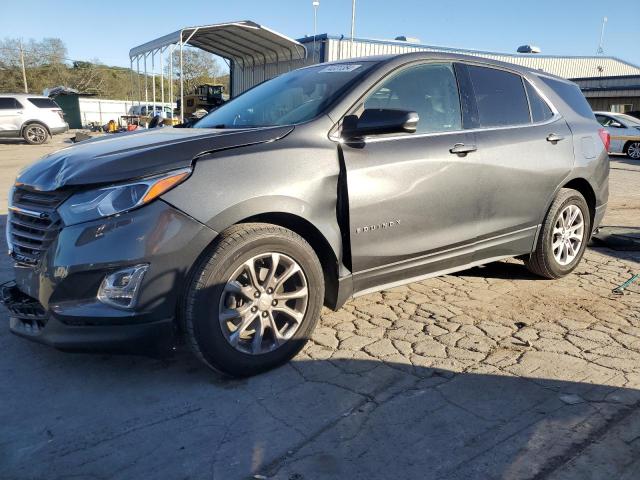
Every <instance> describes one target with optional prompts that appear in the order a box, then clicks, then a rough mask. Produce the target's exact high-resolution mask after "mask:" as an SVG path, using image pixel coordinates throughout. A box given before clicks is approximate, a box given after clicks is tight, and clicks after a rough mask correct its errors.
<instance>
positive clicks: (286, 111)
mask: <svg viewBox="0 0 640 480" xmlns="http://www.w3.org/2000/svg"><path fill="white" fill-rule="evenodd" d="M373 65H374V62H357V63H340V64H330V65H318V66H315V67H309V68H303V69H300V70H295V71H293V72H289V73H287V74H284V75H281V76H279V77H276V78H274V79H272V80H269V81H267V82H264V83H262V84H260V85H258V86H256V87H255V88H252V89H251V90H249V91H247V92H245V93H244V94H242V95H240V96H239V97H237V98H235V99H233V100H232V101H230V102H228V103H226V104H224V105H223V106H221V107H220V108H218V109H217V110H214V111H213V112H211V113H210V114H208V115H207V116H205V117H204V118H202V119H201V120H200V121H199V122H198V123H197V124H196V125H195V128H243V127H267V126H273V125H291V124H296V123H302V122H306V121H308V120H311V119H313V118H315V117H317V116H318V115H320V114H321V113H322V112H324V111H325V110H326V109H327V107H329V106H330V105H331V104H332V103H333V102H334V101H335V100H337V99H338V98H339V97H340V96H341V95H342V94H343V93H344V92H346V91H347V90H348V89H349V88H350V87H351V85H353V84H354V83H355V82H357V80H358V79H359V78H360V77H362V76H363V74H364V73H365V72H366V71H367V70H369V69H370V68H371V67H372V66H373Z"/></svg>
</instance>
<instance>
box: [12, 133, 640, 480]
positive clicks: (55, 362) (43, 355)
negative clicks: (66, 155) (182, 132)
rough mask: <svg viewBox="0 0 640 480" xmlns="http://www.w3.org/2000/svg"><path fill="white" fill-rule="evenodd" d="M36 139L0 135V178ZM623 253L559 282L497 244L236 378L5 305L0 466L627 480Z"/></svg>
mask: <svg viewBox="0 0 640 480" xmlns="http://www.w3.org/2000/svg"><path fill="white" fill-rule="evenodd" d="M54 146H55V145H54ZM54 146H52V147H51V148H53V147H54ZM42 153H44V152H42V149H39V150H38V152H37V154H34V153H32V151H30V150H29V147H28V146H26V145H12V144H0V157H1V158H2V159H3V160H4V159H5V158H9V156H11V162H6V165H4V166H2V167H0V182H4V183H7V184H8V183H9V182H10V181H11V179H10V176H11V175H15V173H16V170H17V168H18V166H19V165H22V164H24V163H25V162H26V161H27V160H29V159H30V158H33V157H34V156H37V155H40V154H42ZM612 168H613V169H612V182H611V189H612V205H613V208H612V211H611V212H610V214H609V215H608V217H607V218H606V219H605V223H607V222H610V223H609V224H611V225H625V226H630V227H634V226H635V227H637V226H638V225H640V196H639V193H638V192H640V188H639V187H640V165H635V164H632V163H630V162H628V161H626V160H624V159H619V160H613V161H612ZM2 201H3V202H4V201H6V199H3V200H2ZM3 224H4V217H3ZM639 270H640V252H634V251H625V252H622V251H614V250H609V249H606V248H591V249H590V250H589V251H588V253H587V255H586V258H585V260H584V261H583V262H582V264H581V265H580V267H579V268H578V270H577V271H576V272H575V273H574V274H573V275H571V276H569V277H567V278H564V279H562V280H559V281H545V280H539V279H536V278H534V277H532V276H530V275H529V274H528V273H527V271H526V270H525V269H524V268H523V267H522V265H521V263H520V262H518V261H516V260H513V261H507V262H498V263H494V264H491V265H488V266H485V267H482V268H475V269H472V270H468V271H465V272H461V273H459V274H455V275H448V276H445V277H441V278H436V279H431V280H427V281H424V282H419V283H413V284H410V285H408V286H405V287H399V288H394V289H392V290H387V291H384V292H381V293H377V294H372V295H367V296H364V297H360V298H358V299H356V300H352V301H350V302H349V303H348V304H347V305H346V306H345V307H344V308H343V309H342V310H340V311H339V312H330V311H325V312H324V314H323V317H322V321H321V323H320V325H319V328H318V330H317V331H316V333H315V335H314V337H313V339H312V341H311V342H309V344H308V345H307V347H306V348H305V349H304V351H303V352H302V353H301V354H300V355H299V356H298V357H297V358H296V359H295V360H294V361H293V362H291V363H290V364H288V365H286V366H284V367H282V368H280V369H278V370H275V371H273V372H270V373H267V374H264V375H261V376H259V377H255V378H251V379H246V380H227V379H223V378H221V377H219V376H217V375H215V374H212V373H211V372H209V371H207V370H206V369H204V368H203V367H202V366H200V364H199V363H198V362H197V361H196V360H195V359H194V358H192V356H191V355H190V354H189V353H188V352H186V351H185V350H184V349H183V348H179V349H178V351H177V352H176V354H175V355H174V356H173V357H172V358H169V359H153V358H145V357H135V356H112V355H100V354H93V355H91V354H69V353H61V352H58V351H55V350H52V349H50V348H47V347H44V346H40V345H35V344H32V343H29V342H26V341H23V340H20V339H18V338H16V337H14V336H12V335H10V334H9V332H8V325H7V323H8V322H6V319H7V315H6V312H4V311H3V313H2V316H3V318H4V319H5V322H4V323H5V326H4V328H2V329H0V351H1V352H2V356H1V357H0V358H1V360H0V375H1V377H0V378H1V379H2V381H1V382H0V478H2V479H5V478H6V479H55V478H60V479H68V478H75V479H85V478H86V479H111V478H117V479H132V478H157V479H160V478H169V479H201V478H202V479H204V478H207V479H212V478H213V479H236V478H238V479H249V478H275V479H283V480H303V479H306V480H309V479H324V478H349V479H388V478H421V479H423V478H424V479H460V480H462V479H465V480H467V479H518V480H520V479H553V480H567V479H576V480H577V479H580V480H583V479H614V478H615V479H627V480H630V479H637V478H640V460H638V459H640V440H639V439H640V409H639V408H638V407H639V406H640V286H638V285H635V286H632V287H631V288H630V289H629V290H628V291H627V293H626V294H625V295H622V296H617V295H613V294H612V293H611V290H612V288H614V287H615V286H617V285H619V284H620V283H622V282H623V281H624V280H626V279H627V278H629V277H630V276H631V274H632V273H640V272H639ZM0 274H1V277H0V279H1V280H3V281H4V280H8V279H10V278H11V271H10V264H9V261H8V259H7V258H5V257H3V258H2V260H1V263H0Z"/></svg>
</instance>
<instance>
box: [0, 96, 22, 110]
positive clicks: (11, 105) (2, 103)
mask: <svg viewBox="0 0 640 480" xmlns="http://www.w3.org/2000/svg"><path fill="white" fill-rule="evenodd" d="M18 108H20V105H19V104H18V102H16V100H15V98H7V97H4V98H0V110H16V109H18Z"/></svg>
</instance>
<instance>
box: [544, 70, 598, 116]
mask: <svg viewBox="0 0 640 480" xmlns="http://www.w3.org/2000/svg"><path fill="white" fill-rule="evenodd" d="M540 79H541V80H542V81H543V82H544V83H546V84H547V85H548V86H549V87H550V88H551V89H552V90H553V91H554V92H556V93H557V94H558V96H560V98H562V100H564V101H565V103H566V104H567V105H569V107H570V108H571V110H573V111H574V112H576V113H577V114H578V115H580V116H581V117H585V118H589V119H593V118H595V116H594V114H593V110H591V107H590V106H589V103H587V99H586V98H584V95H583V94H582V92H581V91H580V88H578V86H577V85H574V84H572V83H566V82H559V81H558V80H554V79H552V78H546V77H540Z"/></svg>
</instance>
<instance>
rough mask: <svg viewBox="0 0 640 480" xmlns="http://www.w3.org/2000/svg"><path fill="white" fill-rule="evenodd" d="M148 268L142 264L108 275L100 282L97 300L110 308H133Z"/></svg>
mask: <svg viewBox="0 0 640 480" xmlns="http://www.w3.org/2000/svg"><path fill="white" fill-rule="evenodd" d="M148 268H149V265H147V264H143V265H136V266H134V267H129V268H123V269H122V270H118V271H117V272H113V273H110V274H109V275H107V276H106V277H104V280H102V284H101V285H100V289H99V290H98V300H100V301H101V302H102V303H105V304H107V305H111V306H112V307H118V308H133V307H135V305H136V300H137V297H138V290H139V289H140V284H141V283H142V279H143V278H144V274H145V273H147V269H148Z"/></svg>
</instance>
